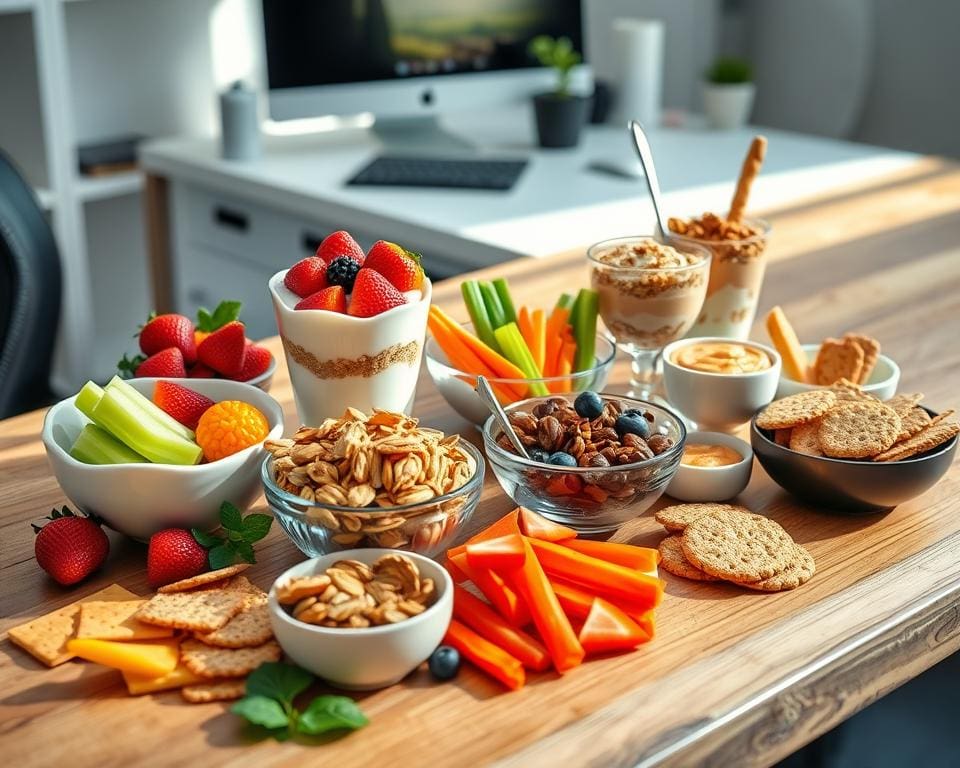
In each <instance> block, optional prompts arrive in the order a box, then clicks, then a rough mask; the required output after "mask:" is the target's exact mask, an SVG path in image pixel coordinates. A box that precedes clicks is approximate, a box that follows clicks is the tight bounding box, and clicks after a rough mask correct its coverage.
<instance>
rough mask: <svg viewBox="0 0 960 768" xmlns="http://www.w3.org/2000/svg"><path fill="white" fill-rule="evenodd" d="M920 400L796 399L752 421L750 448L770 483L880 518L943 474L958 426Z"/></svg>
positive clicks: (838, 391)
mask: <svg viewBox="0 0 960 768" xmlns="http://www.w3.org/2000/svg"><path fill="white" fill-rule="evenodd" d="M922 398H923V395H921V394H919V393H917V394H899V395H895V396H894V397H892V398H890V399H889V400H887V401H885V402H881V401H879V400H877V399H876V398H874V397H873V396H871V395H870V394H868V393H865V392H863V390H862V389H860V388H859V387H858V386H857V385H854V384H850V383H849V382H842V383H840V384H838V385H834V386H833V387H831V388H829V389H818V390H813V391H809V392H801V393H799V394H796V395H791V396H790V397H785V398H782V399H780V400H775V401H773V402H772V403H771V404H770V405H768V406H767V407H766V408H764V409H763V410H761V411H759V412H758V413H757V415H756V416H754V418H753V420H752V421H751V425H750V442H751V444H752V445H753V450H754V453H755V454H756V456H757V460H758V461H759V462H760V465H761V466H762V467H763V468H764V469H765V470H766V472H767V474H768V475H770V477H771V478H772V479H773V481H774V482H775V483H777V484H778V485H779V486H781V487H782V488H784V489H785V490H787V491H789V492H790V493H792V494H794V495H795V496H798V497H799V498H801V499H803V500H804V501H807V502H809V503H811V504H814V505H816V506H820V507H824V508H826V509H829V510H832V511H837V512H843V513H848V514H860V513H868V512H879V511H883V510H887V509H890V508H892V507H895V506H897V505H898V504H902V503H903V502H905V501H908V500H910V499H912V498H914V497H916V496H919V495H920V494H921V493H923V492H924V491H927V490H928V489H930V488H931V487H933V486H934V485H935V484H936V483H937V481H938V480H940V478H941V477H943V475H944V474H945V473H946V471H947V470H948V469H949V467H950V464H951V463H952V462H953V458H954V455H955V454H956V452H957V434H958V433H960V424H958V423H957V422H956V421H955V420H954V419H953V418H951V417H952V416H953V411H952V410H949V411H944V412H943V413H940V414H937V413H936V412H934V411H932V410H930V409H929V408H926V407H925V406H922V405H920V401H921V399H922Z"/></svg>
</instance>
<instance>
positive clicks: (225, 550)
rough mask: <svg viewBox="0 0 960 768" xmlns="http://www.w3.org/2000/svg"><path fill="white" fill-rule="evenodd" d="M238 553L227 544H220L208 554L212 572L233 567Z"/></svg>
mask: <svg viewBox="0 0 960 768" xmlns="http://www.w3.org/2000/svg"><path fill="white" fill-rule="evenodd" d="M235 557H236V553H235V552H234V551H233V547H231V546H230V545H229V544H228V543H227V542H224V543H223V544H220V545H218V546H216V547H214V548H213V549H211V550H210V551H209V552H208V553H207V561H208V562H209V563H210V570H212V571H217V570H220V569H221V568H226V567H227V566H228V565H233V561H234V559H235Z"/></svg>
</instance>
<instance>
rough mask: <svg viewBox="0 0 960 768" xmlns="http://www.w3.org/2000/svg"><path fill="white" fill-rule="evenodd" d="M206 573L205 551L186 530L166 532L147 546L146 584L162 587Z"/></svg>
mask: <svg viewBox="0 0 960 768" xmlns="http://www.w3.org/2000/svg"><path fill="white" fill-rule="evenodd" d="M206 570H207V550H206V549H204V548H203V547H202V546H200V544H199V543H198V542H197V540H196V539H195V538H194V537H193V534H192V533H190V531H188V530H186V529H185V528H167V529H166V530H163V531H160V532H159V533H155V534H153V536H151V537H150V543H149V544H147V580H148V581H149V582H150V586H151V587H162V586H163V585H164V584H172V583H173V582H175V581H180V580H181V579H189V578H190V577H192V576H196V575H197V574H200V573H203V572H204V571H206Z"/></svg>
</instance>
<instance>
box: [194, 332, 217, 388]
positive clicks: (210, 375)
mask: <svg viewBox="0 0 960 768" xmlns="http://www.w3.org/2000/svg"><path fill="white" fill-rule="evenodd" d="M207 335H209V334H207ZM187 378H190V379H215V378H217V372H216V371H215V370H213V368H211V367H210V366H208V365H204V364H203V363H197V364H196V365H194V366H193V367H192V368H190V370H188V371H187Z"/></svg>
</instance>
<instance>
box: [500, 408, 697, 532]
mask: <svg viewBox="0 0 960 768" xmlns="http://www.w3.org/2000/svg"><path fill="white" fill-rule="evenodd" d="M504 410H505V411H506V413H507V416H508V417H509V419H510V423H511V425H512V426H513V428H514V431H515V432H516V433H517V436H518V437H519V438H520V441H521V442H522V443H523V444H524V447H525V448H526V450H527V453H528V454H529V455H530V459H525V458H523V457H522V456H520V455H519V454H518V453H517V452H516V450H515V449H514V448H513V446H512V445H511V444H510V441H509V440H508V439H507V438H506V435H504V434H503V432H502V430H501V429H500V427H499V425H498V424H497V423H496V420H495V419H494V418H493V417H490V419H488V420H487V423H486V424H485V425H484V428H483V443H484V447H485V448H486V453H487V460H488V461H489V462H490V466H491V467H492V468H493V473H494V475H496V477H497V480H499V481H500V485H501V486H502V487H503V490H504V491H505V492H506V493H507V495H508V496H510V498H512V499H513V500H514V501H515V502H516V503H517V504H519V505H520V506H523V507H527V508H529V509H532V510H534V511H536V512H538V513H540V514H541V515H543V516H544V517H546V518H548V519H550V520H553V521H554V522H557V523H562V524H563V525H566V526H569V527H570V528H573V529H574V530H576V531H579V532H581V533H585V534H603V533H609V532H611V531H613V530H616V529H617V528H619V527H620V526H621V525H623V524H624V523H626V522H627V521H629V520H632V519H634V518H636V517H639V516H640V515H641V514H643V513H644V512H645V511H646V510H647V509H649V508H650V507H651V506H652V505H653V503H654V502H655V501H656V500H657V499H658V498H660V495H661V494H662V493H663V492H664V490H665V489H666V487H667V484H668V483H669V482H670V480H671V478H672V477H673V475H674V474H675V473H676V471H677V468H678V467H679V466H680V457H681V455H682V454H683V444H684V440H685V439H686V434H687V432H686V429H685V427H684V425H683V420H682V419H681V418H680V417H679V416H678V415H677V414H676V413H674V412H673V411H671V410H669V409H667V408H664V407H662V406H658V405H654V404H653V403H649V402H646V401H644V400H637V399H635V398H632V397H626V396H624V395H611V394H597V393H594V392H586V393H581V394H580V395H578V396H577V397H576V399H575V398H574V397H572V396H571V397H560V396H552V397H537V398H531V399H529V400H523V401H521V402H519V403H514V404H513V405H510V406H507V407H506V408H505V409H504Z"/></svg>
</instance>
